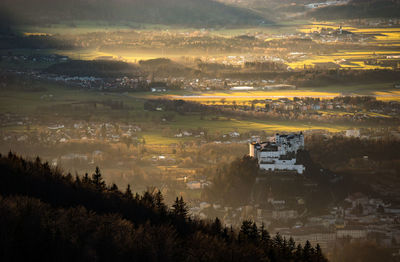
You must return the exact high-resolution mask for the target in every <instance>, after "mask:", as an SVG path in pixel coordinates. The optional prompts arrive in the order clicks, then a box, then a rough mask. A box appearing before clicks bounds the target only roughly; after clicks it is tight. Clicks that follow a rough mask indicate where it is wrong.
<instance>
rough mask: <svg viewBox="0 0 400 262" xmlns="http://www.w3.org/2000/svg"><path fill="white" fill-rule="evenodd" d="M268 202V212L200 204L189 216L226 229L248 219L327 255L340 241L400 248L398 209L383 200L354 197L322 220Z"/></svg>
mask: <svg viewBox="0 0 400 262" xmlns="http://www.w3.org/2000/svg"><path fill="white" fill-rule="evenodd" d="M267 202H268V204H269V206H270V208H268V209H265V208H261V207H260V206H258V205H247V206H241V207H237V208H232V207H228V206H222V205H220V204H212V203H207V202H201V203H199V204H198V205H197V206H195V207H193V208H191V209H190V213H191V214H192V216H194V217H200V218H203V219H207V218H208V219H210V218H211V219H212V218H213V217H215V216H218V217H220V218H222V219H223V222H224V224H225V225H227V226H230V225H232V226H237V227H238V226H240V224H241V221H243V220H245V219H250V220H253V221H255V222H256V223H257V224H259V225H261V224H264V225H265V226H267V228H268V229H269V231H270V232H271V233H278V232H279V233H280V234H281V235H282V236H284V237H286V238H290V237H292V238H293V239H294V240H295V241H296V243H301V244H304V243H305V242H306V241H307V240H308V241H310V242H311V244H313V245H316V244H319V245H320V246H321V248H322V249H323V250H325V251H327V252H329V251H332V250H333V248H334V247H335V244H336V243H338V241H340V240H343V239H350V240H369V241H374V242H376V243H378V244H379V245H382V246H385V247H390V248H397V249H399V248H400V206H398V207H397V206H394V205H392V204H390V203H385V202H384V201H383V200H382V199H377V198H369V197H367V196H365V195H363V194H361V193H354V194H352V195H350V196H348V197H347V198H346V199H345V201H344V203H343V204H342V205H341V206H335V207H332V208H331V209H330V210H329V212H328V213H327V214H325V215H321V216H309V215H307V214H306V212H299V211H298V210H296V209H288V207H287V205H286V202H285V200H277V199H274V198H268V199H267ZM298 204H299V205H302V204H304V200H303V199H298ZM279 221H286V222H288V221H291V222H289V223H288V224H289V225H290V226H285V227H282V226H279V225H278V226H276V223H277V222H279ZM288 224H286V225H288Z"/></svg>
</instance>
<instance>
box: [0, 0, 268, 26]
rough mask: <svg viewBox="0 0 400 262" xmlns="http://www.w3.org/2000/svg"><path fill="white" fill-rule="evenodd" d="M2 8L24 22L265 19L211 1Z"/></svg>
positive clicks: (11, 2) (6, 1)
mask: <svg viewBox="0 0 400 262" xmlns="http://www.w3.org/2000/svg"><path fill="white" fill-rule="evenodd" d="M1 9H3V11H7V12H8V13H9V14H10V13H11V14H12V15H11V16H12V17H17V18H18V19H19V22H25V23H58V22H60V21H74V20H94V21H109V22H112V21H114V22H116V21H120V22H121V21H131V22H138V23H149V24H180V25H189V26H199V27H208V26H214V25H224V26H231V25H243V24H253V25H254V24H259V23H261V22H262V21H264V20H265V19H264V18H263V17H261V16H260V15H257V14H255V13H254V12H252V11H250V10H247V9H243V8H238V7H233V6H228V5H225V4H222V3H219V2H216V1H213V0H68V1H65V0H2V1H0V10H1ZM14 22H16V21H14ZM264 22H266V21H264Z"/></svg>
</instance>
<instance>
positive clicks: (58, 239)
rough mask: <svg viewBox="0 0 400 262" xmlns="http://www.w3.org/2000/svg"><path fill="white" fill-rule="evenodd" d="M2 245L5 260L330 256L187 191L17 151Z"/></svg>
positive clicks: (6, 163)
mask: <svg viewBox="0 0 400 262" xmlns="http://www.w3.org/2000/svg"><path fill="white" fill-rule="evenodd" d="M0 246H1V247H2V249H1V252H0V261H99V262H101V261H147V262H152V261H154V262H155V261H166V262H168V261H186V262H190V261H280V262H286V261H299V262H302V261H304V262H306V261H307V262H309V261H313V262H325V261H327V260H326V259H325V257H324V256H323V255H322V253H321V249H320V248H319V246H318V245H317V246H316V247H315V248H314V247H312V246H311V245H310V243H309V242H308V241H307V243H306V244H305V245H304V247H303V246H301V245H297V246H296V243H295V242H294V241H293V239H292V238H290V239H284V238H283V237H282V236H280V235H279V234H277V235H276V236H270V235H269V233H268V232H267V231H266V230H265V228H264V227H263V226H262V227H258V226H257V225H256V224H255V223H253V222H251V221H244V222H243V224H242V226H241V228H240V229H237V230H236V229H233V228H227V227H225V226H223V225H222V224H221V222H220V220H219V219H215V220H214V221H213V222H212V221H202V220H198V219H192V218H189V216H188V206H187V205H186V203H185V202H184V201H183V199H182V198H180V199H178V198H176V201H175V204H174V205H173V207H172V208H168V207H167V206H166V205H165V204H164V202H163V197H162V195H161V193H160V192H159V191H155V192H145V193H144V194H143V195H142V196H140V195H138V194H136V195H133V194H132V192H131V189H130V187H128V188H127V189H126V190H124V192H122V191H120V190H119V189H118V187H117V186H116V185H115V184H114V185H106V183H105V182H104V181H103V178H102V174H101V172H100V170H99V169H98V168H96V171H95V172H94V173H93V174H92V175H91V176H89V175H88V174H85V176H83V177H80V176H75V177H73V176H72V175H71V174H66V175H65V174H62V173H61V172H60V171H59V170H56V169H52V168H50V166H49V164H48V163H42V162H41V161H40V159H39V158H37V159H36V160H34V161H27V160H25V159H23V158H21V157H19V156H16V155H14V154H12V153H9V154H8V156H3V157H2V156H1V155H0Z"/></svg>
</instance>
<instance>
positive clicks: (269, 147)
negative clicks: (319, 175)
mask: <svg viewBox="0 0 400 262" xmlns="http://www.w3.org/2000/svg"><path fill="white" fill-rule="evenodd" d="M249 147H250V153H249V154H250V156H252V157H255V158H257V159H258V164H259V166H260V169H264V170H268V171H296V172H297V173H298V174H303V172H304V170H305V167H304V166H303V165H300V164H296V154H297V151H298V150H299V149H303V148H304V136H303V134H302V133H301V132H300V133H299V134H289V135H279V134H276V135H275V142H262V143H256V142H253V143H250V144H249Z"/></svg>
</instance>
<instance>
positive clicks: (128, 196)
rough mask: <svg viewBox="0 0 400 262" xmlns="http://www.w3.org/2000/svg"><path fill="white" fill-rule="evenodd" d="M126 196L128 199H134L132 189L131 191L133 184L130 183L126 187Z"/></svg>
mask: <svg viewBox="0 0 400 262" xmlns="http://www.w3.org/2000/svg"><path fill="white" fill-rule="evenodd" d="M124 196H125V197H126V198H128V199H132V198H133V194H132V191H131V185H129V184H128V186H127V187H126V190H125V193H124Z"/></svg>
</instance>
